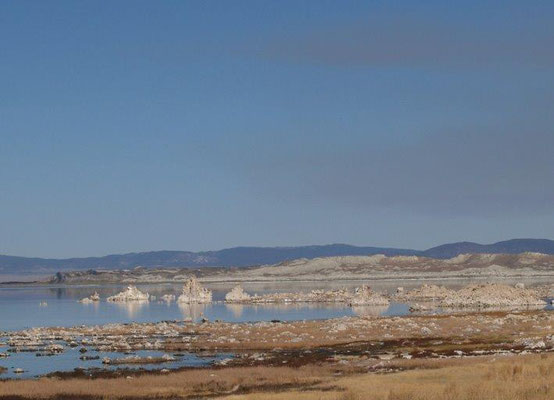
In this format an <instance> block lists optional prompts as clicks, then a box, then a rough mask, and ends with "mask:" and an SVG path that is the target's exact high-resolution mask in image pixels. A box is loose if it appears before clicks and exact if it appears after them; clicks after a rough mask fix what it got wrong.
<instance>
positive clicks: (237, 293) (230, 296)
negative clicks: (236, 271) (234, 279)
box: [225, 285, 252, 303]
mask: <svg viewBox="0 0 554 400" xmlns="http://www.w3.org/2000/svg"><path fill="white" fill-rule="evenodd" d="M251 298H252V296H250V295H249V294H248V293H246V292H245V291H244V289H243V288H242V287H241V286H240V285H237V286H235V287H234V288H233V289H232V290H231V291H230V292H229V293H227V294H226V295H225V301H226V302H228V303H243V302H248V301H250V299H251Z"/></svg>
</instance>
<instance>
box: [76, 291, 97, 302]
mask: <svg viewBox="0 0 554 400" xmlns="http://www.w3.org/2000/svg"><path fill="white" fill-rule="evenodd" d="M97 301H100V295H99V294H98V292H94V294H91V295H90V296H89V297H85V298H84V299H81V300H79V303H84V304H91V303H96V302H97Z"/></svg>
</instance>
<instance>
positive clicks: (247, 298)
mask: <svg viewBox="0 0 554 400" xmlns="http://www.w3.org/2000/svg"><path fill="white" fill-rule="evenodd" d="M225 301H226V302H228V303H250V304H261V303H347V304H349V305H371V306H373V305H388V304H389V300H388V299H387V298H386V297H384V296H382V295H380V294H378V293H375V292H373V291H372V290H371V289H370V288H369V286H365V285H364V286H362V287H359V288H356V290H355V291H354V293H352V292H350V291H348V290H347V289H334V290H321V289H319V290H312V291H310V292H307V293H304V292H297V293H270V294H265V295H262V296H258V295H254V296H251V295H249V294H248V293H245V292H244V290H243V289H242V288H241V287H240V286H236V287H235V288H233V290H231V291H230V292H229V293H227V295H226V296H225Z"/></svg>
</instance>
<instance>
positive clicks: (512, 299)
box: [439, 283, 546, 308]
mask: <svg viewBox="0 0 554 400" xmlns="http://www.w3.org/2000/svg"><path fill="white" fill-rule="evenodd" d="M533 305H537V306H538V305H541V306H542V305H546V302H545V301H543V300H542V299H540V298H539V297H538V295H537V293H536V292H535V291H534V290H531V289H524V288H518V287H512V286H508V285H502V284H496V283H494V284H492V283H491V284H479V285H469V286H467V287H465V288H463V289H460V290H458V291H456V292H452V293H451V294H449V295H447V296H446V297H444V298H443V299H442V300H441V301H440V302H439V306H441V307H460V308H462V307H518V306H533Z"/></svg>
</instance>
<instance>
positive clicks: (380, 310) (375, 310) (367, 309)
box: [352, 306, 389, 317]
mask: <svg viewBox="0 0 554 400" xmlns="http://www.w3.org/2000/svg"><path fill="white" fill-rule="evenodd" d="M388 309H389V306H353V307H352V311H353V312H354V314H356V315H359V316H366V317H369V316H372V317H378V316H380V315H382V314H384V313H385V312H386V311H387V310H388Z"/></svg>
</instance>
